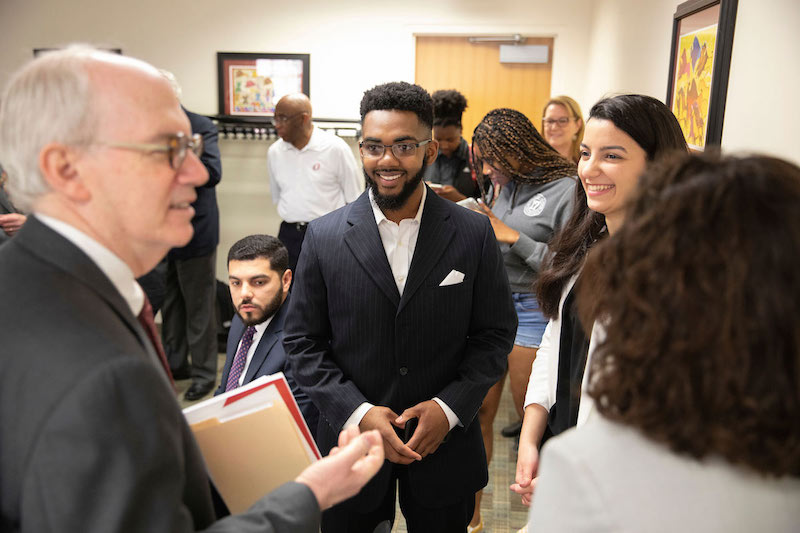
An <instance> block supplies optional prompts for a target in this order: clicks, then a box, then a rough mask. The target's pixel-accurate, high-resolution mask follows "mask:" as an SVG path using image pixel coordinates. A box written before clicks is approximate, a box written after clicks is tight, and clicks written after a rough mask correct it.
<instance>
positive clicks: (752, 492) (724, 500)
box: [528, 414, 800, 533]
mask: <svg viewBox="0 0 800 533" xmlns="http://www.w3.org/2000/svg"><path fill="white" fill-rule="evenodd" d="M528 529H529V530H530V531H536V532H537V533H555V532H565V533H566V532H569V533H611V532H613V533H675V532H678V531H680V532H686V533H692V532H698V533H700V532H702V533H752V532H758V533H764V532H771V533H772V532H774V533H797V531H800V478H797V477H788V476H786V477H783V478H777V479H776V478H771V477H766V476H761V475H759V474H757V473H755V472H753V471H750V470H747V469H746V468H743V467H737V466H733V465H731V464H730V463H728V462H727V461H724V460H723V459H721V458H719V457H708V458H705V459H703V460H700V461H698V460H696V459H694V458H692V457H689V456H686V455H678V454H676V453H674V452H672V451H671V450H670V449H669V448H667V447H666V446H665V445H663V444H660V443H657V442H655V441H652V440H650V439H649V438H647V437H645V436H644V435H643V434H642V433H641V432H639V431H638V430H636V429H634V428H632V427H630V426H625V425H622V424H618V423H615V422H611V421H609V420H608V419H606V418H605V417H603V416H602V415H600V414H596V415H595V416H594V417H593V418H592V419H591V420H590V421H589V422H588V423H586V424H585V425H584V426H583V427H582V428H580V429H578V430H575V429H570V430H568V431H565V432H564V433H562V434H561V435H559V436H557V437H555V438H553V439H550V440H549V441H548V442H547V444H545V446H544V450H543V451H542V458H541V467H540V469H539V479H538V481H537V484H536V493H535V495H534V498H533V503H532V505H531V511H530V518H529V525H528Z"/></svg>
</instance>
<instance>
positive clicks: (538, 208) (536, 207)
mask: <svg viewBox="0 0 800 533" xmlns="http://www.w3.org/2000/svg"><path fill="white" fill-rule="evenodd" d="M545 205H547V198H545V197H544V195H543V194H542V193H539V194H537V195H536V196H534V197H533V198H531V199H530V200H528V203H527V204H525V209H523V210H522V212H523V213H525V214H526V215H528V216H529V217H535V216H538V215H541V214H542V211H544V206H545Z"/></svg>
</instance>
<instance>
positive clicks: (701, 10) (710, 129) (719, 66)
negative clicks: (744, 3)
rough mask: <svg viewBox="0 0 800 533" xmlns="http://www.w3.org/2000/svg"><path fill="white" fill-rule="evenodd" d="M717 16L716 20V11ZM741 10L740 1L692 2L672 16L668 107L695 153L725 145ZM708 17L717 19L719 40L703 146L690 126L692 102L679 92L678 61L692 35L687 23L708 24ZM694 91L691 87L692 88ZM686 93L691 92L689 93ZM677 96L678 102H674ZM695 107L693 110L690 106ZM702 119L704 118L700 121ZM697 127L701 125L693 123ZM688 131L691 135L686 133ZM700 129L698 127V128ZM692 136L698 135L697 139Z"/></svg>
mask: <svg viewBox="0 0 800 533" xmlns="http://www.w3.org/2000/svg"><path fill="white" fill-rule="evenodd" d="M717 7H718V16H714V13H715V12H716V11H717ZM737 8H738V0H689V1H688V2H684V3H682V4H680V5H678V7H677V9H676V10H675V15H674V16H673V23H672V46H671V48H670V58H669V76H668V82H667V100H666V103H667V106H668V107H669V108H670V109H671V110H672V112H673V113H675V116H677V117H678V118H679V122H681V127H682V128H684V135H685V136H686V138H687V142H689V139H690V138H691V139H692V142H689V146H690V148H692V149H693V150H696V151H702V150H704V149H705V148H706V147H711V146H719V145H720V144H721V142H722V123H723V119H724V117H725V100H726V97H727V94H728V78H729V75H730V66H731V53H732V51H733V33H734V27H735V25H736V11H737ZM709 17H713V18H715V19H716V22H715V24H716V39H715V42H714V52H713V53H714V59H713V61H712V73H711V86H710V91H709V95H708V107H707V111H708V112H707V115H706V117H705V121H704V122H703V123H702V127H703V132H704V134H705V135H704V138H703V139H702V141H703V142H702V143H698V142H697V140H698V138H699V137H700V135H699V132H697V133H695V132H694V130H692V128H691V126H690V124H689V123H692V118H693V114H692V113H690V112H686V113H685V115H684V113H683V111H684V110H686V109H687V107H686V106H685V104H686V103H687V102H690V100H687V99H686V98H684V97H685V95H686V93H681V91H680V89H678V88H677V83H678V82H680V79H681V77H682V76H680V75H678V74H677V71H678V68H679V67H680V66H681V65H679V61H681V59H682V58H680V57H678V56H679V54H678V50H679V46H680V39H681V37H682V36H686V35H688V34H690V33H692V32H682V31H681V30H682V26H683V24H684V23H691V21H693V20H694V21H700V20H705V19H707V18H709ZM694 66H695V58H694V57H693V58H692V66H691V67H690V68H691V69H693V68H694ZM689 89H691V87H689ZM686 92H687V93H688V92H689V91H686ZM676 94H677V95H678V99H676V98H675V96H676ZM689 107H692V106H689ZM697 116H701V113H694V118H697ZM701 118H702V117H701ZM694 124H695V125H698V124H699V123H698V122H697V121H695V122H694ZM687 129H689V130H690V131H687ZM698 129H699V126H698ZM691 133H695V135H694V136H692V135H691Z"/></svg>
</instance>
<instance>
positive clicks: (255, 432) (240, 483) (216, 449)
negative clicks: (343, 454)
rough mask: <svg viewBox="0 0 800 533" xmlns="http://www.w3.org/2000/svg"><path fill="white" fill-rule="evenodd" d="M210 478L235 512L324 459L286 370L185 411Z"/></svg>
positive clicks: (244, 508)
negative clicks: (287, 378)
mask: <svg viewBox="0 0 800 533" xmlns="http://www.w3.org/2000/svg"><path fill="white" fill-rule="evenodd" d="M184 416H185V417H186V420H187V422H188V423H189V426H190V427H191V428H192V432H193V433H194V436H195V439H196V440H197V443H198V444H199V446H200V449H201V450H202V452H203V457H204V459H205V461H206V468H207V469H208V473H209V476H210V477H211V479H212V481H213V482H214V484H215V485H216V487H217V490H218V491H219V493H220V495H221V496H222V499H223V500H224V501H225V504H226V505H227V506H228V509H230V511H231V512H232V513H239V512H242V511H244V510H246V509H247V508H248V507H250V506H251V505H252V504H253V503H255V501H256V500H258V499H259V498H261V497H262V496H263V495H265V494H266V493H268V492H269V491H271V490H273V489H274V488H276V487H278V486H279V485H282V484H283V483H285V482H287V481H291V480H294V479H295V478H296V477H297V476H298V475H299V474H300V473H301V472H302V471H303V470H304V469H305V468H306V467H308V466H309V465H310V464H311V463H313V462H315V461H316V460H318V459H319V458H320V453H319V450H318V449H317V446H316V444H315V443H314V439H313V438H312V437H311V431H310V430H309V428H308V426H307V425H306V423H305V420H304V419H303V416H302V414H301V413H300V409H299V407H298V406H297V402H295V400H294V396H292V393H291V390H290V389H289V385H288V383H287V382H286V378H285V377H284V375H283V374H282V373H278V374H274V375H272V376H264V377H261V378H258V379H256V380H254V381H252V382H250V383H248V384H247V385H245V386H243V387H240V388H238V389H235V390H232V391H229V392H226V393H225V394H221V395H219V396H215V397H214V398H210V399H209V400H206V401H204V402H201V403H199V404H196V405H193V406H192V407H189V408H187V409H185V410H184Z"/></svg>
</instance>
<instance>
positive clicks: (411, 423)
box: [403, 418, 419, 443]
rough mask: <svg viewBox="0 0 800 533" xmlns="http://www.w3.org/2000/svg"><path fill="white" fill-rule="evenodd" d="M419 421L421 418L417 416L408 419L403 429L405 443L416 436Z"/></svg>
mask: <svg viewBox="0 0 800 533" xmlns="http://www.w3.org/2000/svg"><path fill="white" fill-rule="evenodd" d="M418 421H419V419H417V418H411V419H409V420H408V421H406V427H405V429H404V430H403V442H404V443H407V442H408V441H410V440H411V437H412V436H414V431H416V430H417V422H418Z"/></svg>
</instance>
